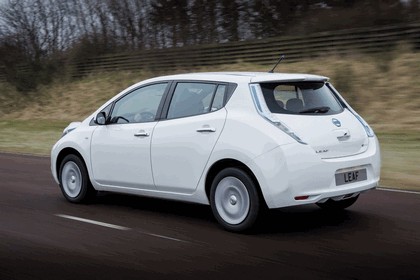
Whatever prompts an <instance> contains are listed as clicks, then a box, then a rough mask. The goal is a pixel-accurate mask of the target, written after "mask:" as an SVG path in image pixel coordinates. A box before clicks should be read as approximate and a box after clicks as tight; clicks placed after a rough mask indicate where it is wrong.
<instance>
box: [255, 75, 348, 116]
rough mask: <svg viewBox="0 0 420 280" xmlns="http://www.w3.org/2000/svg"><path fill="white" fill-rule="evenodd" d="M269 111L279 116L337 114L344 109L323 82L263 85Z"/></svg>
mask: <svg viewBox="0 0 420 280" xmlns="http://www.w3.org/2000/svg"><path fill="white" fill-rule="evenodd" d="M260 87H261V91H262V93H263V96H264V100H265V102H266V104H267V107H268V109H269V110H270V111H271V112H272V113H278V114H337V113H340V112H341V111H342V110H343V109H342V107H341V105H340V103H339V102H338V101H337V99H336V98H335V96H334V94H333V93H332V91H331V90H330V89H329V88H328V86H326V85H325V83H323V82H299V83H261V84H260Z"/></svg>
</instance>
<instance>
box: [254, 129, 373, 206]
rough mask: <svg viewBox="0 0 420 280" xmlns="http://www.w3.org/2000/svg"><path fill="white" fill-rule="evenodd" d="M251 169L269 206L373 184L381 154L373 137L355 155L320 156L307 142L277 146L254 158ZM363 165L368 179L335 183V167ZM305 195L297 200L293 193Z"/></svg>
mask: <svg viewBox="0 0 420 280" xmlns="http://www.w3.org/2000/svg"><path fill="white" fill-rule="evenodd" d="M249 167H250V168H251V169H252V170H253V171H254V174H255V176H256V177H257V179H258V182H259V184H260V187H261V191H262V193H263V196H264V199H265V201H266V203H267V206H268V207H269V208H280V207H286V206H293V205H302V204H310V203H317V202H323V201H325V200H326V199H328V198H339V197H340V196H344V195H348V194H355V193H360V192H363V191H367V190H370V189H373V188H375V187H376V186H377V185H378V182H379V178H380V167H381V156H380V149H379V143H378V141H377V139H376V137H373V138H369V146H368V149H367V150H366V151H365V152H364V153H362V154H358V155H354V156H349V157H342V158H334V159H321V158H320V157H319V155H317V154H316V153H315V152H314V150H313V149H312V148H311V147H309V146H306V145H302V144H299V143H292V144H288V145H284V146H279V147H277V148H275V149H274V150H272V151H270V152H268V153H265V154H263V155H261V156H259V157H257V158H255V159H254V160H253V161H252V162H251V163H249ZM347 168H366V171H367V180H364V181H360V182H353V183H349V184H345V185H340V186H337V185H336V183H335V174H336V172H337V170H341V169H347ZM303 196H304V197H306V196H308V197H307V198H305V199H302V200H296V199H295V198H296V197H303Z"/></svg>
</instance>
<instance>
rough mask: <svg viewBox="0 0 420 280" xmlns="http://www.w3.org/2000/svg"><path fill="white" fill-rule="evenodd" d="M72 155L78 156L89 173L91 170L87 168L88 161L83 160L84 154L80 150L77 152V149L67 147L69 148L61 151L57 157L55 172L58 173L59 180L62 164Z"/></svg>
mask: <svg viewBox="0 0 420 280" xmlns="http://www.w3.org/2000/svg"><path fill="white" fill-rule="evenodd" d="M71 154H73V155H76V156H78V157H79V158H80V159H81V160H82V162H83V164H84V165H85V167H86V170H87V171H88V172H89V170H88V168H87V165H86V161H85V159H84V158H83V156H82V154H81V153H80V152H79V151H78V150H76V149H75V148H71V147H67V148H64V149H62V150H61V151H60V153H58V156H57V161H56V164H55V171H56V172H57V178H58V179H59V178H60V166H61V163H62V162H63V160H64V158H65V157H66V156H68V155H71Z"/></svg>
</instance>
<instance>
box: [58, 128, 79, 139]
mask: <svg viewBox="0 0 420 280" xmlns="http://www.w3.org/2000/svg"><path fill="white" fill-rule="evenodd" d="M75 129H76V127H72V128H67V127H66V128H65V129H64V130H63V134H61V137H60V138H63V137H64V136H66V135H67V134H69V133H70V132H72V131H73V130H75Z"/></svg>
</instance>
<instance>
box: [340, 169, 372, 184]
mask: <svg viewBox="0 0 420 280" xmlns="http://www.w3.org/2000/svg"><path fill="white" fill-rule="evenodd" d="M364 180H367V173H366V169H358V170H351V171H346V172H340V173H337V174H335V184H336V185H337V186H340V185H344V184H350V183H354V182H360V181H364Z"/></svg>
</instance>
